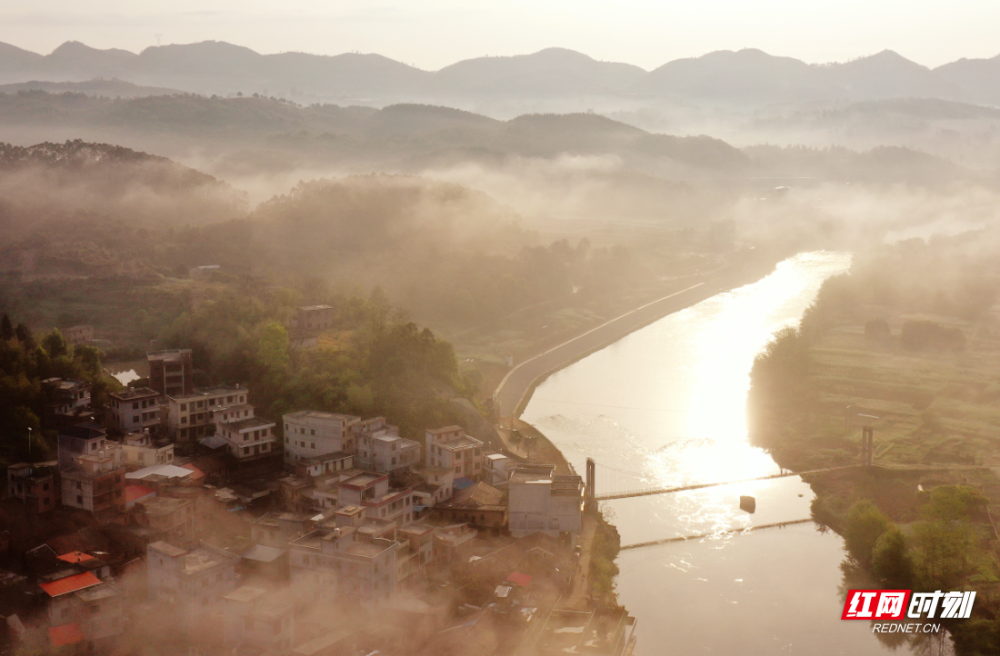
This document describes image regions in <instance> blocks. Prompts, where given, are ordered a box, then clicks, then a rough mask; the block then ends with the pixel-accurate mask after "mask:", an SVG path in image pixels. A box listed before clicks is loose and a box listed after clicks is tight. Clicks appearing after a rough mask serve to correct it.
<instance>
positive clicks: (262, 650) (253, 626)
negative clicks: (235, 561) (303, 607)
mask: <svg viewBox="0 0 1000 656" xmlns="http://www.w3.org/2000/svg"><path fill="white" fill-rule="evenodd" d="M289 594H290V593H288V592H287V591H286V592H268V591H267V590H264V589H263V588H253V587H250V586H246V585H244V586H242V587H239V588H236V589H235V590H233V591H232V592H230V593H229V594H227V595H226V596H225V597H223V598H222V600H223V604H224V606H223V642H224V643H225V645H226V646H227V647H231V648H232V650H233V653H246V652H249V653H254V654H287V653H291V649H292V642H293V641H294V639H295V619H294V606H293V604H292V600H291V599H290V598H289Z"/></svg>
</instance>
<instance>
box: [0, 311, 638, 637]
mask: <svg viewBox="0 0 1000 656" xmlns="http://www.w3.org/2000/svg"><path fill="white" fill-rule="evenodd" d="M329 309H330V308H328V307H326V306H309V307H302V308H299V309H298V311H297V314H296V319H295V325H294V326H293V327H294V328H296V330H297V333H296V334H297V335H298V336H299V338H300V340H301V341H300V346H308V344H309V339H310V337H309V335H310V334H314V333H315V332H316V331H318V330H321V329H322V328H323V327H324V322H325V321H327V319H326V316H327V314H328V311H329ZM86 337H89V335H83V336H76V335H72V334H70V338H71V339H73V338H78V339H79V338H86ZM147 362H148V367H149V376H148V379H142V380H139V381H135V382H133V383H132V384H130V386H128V387H126V388H124V389H121V390H118V391H114V392H111V393H110V395H109V396H110V402H109V403H108V404H107V407H106V408H95V407H93V406H92V404H91V396H90V389H89V384H88V383H87V382H85V381H78V380H64V379H60V378H50V379H47V380H45V381H43V382H42V384H43V385H44V386H46V388H47V389H48V391H49V393H50V395H51V398H52V399H53V403H51V404H50V406H49V407H48V408H47V411H46V416H45V417H44V418H43V424H44V426H45V427H46V428H47V429H49V430H51V431H54V432H55V433H57V434H58V450H57V452H58V458H57V459H56V460H50V461H45V462H22V463H17V464H14V465H12V466H10V467H9V469H8V474H7V479H8V481H7V483H8V484H7V498H6V499H4V500H3V501H2V506H0V508H2V510H3V513H4V515H5V517H4V522H3V528H4V529H5V530H3V531H2V533H0V555H2V558H3V560H2V561H0V562H2V566H3V571H2V572H0V579H2V586H0V604H2V607H0V613H2V615H3V616H4V617H5V618H6V627H7V631H6V635H7V639H8V640H9V641H10V644H9V647H8V653H10V652H11V650H12V649H13V650H20V651H15V652H14V653H21V652H23V653H29V652H30V653H39V652H41V653H117V654H130V653H146V652H147V651H148V652H149V653H157V654H160V653H177V654H204V655H206V656H209V655H212V654H223V653H225V654H234V655H243V654H245V655H253V656H264V655H273V656H280V655H284V654H294V655H299V656H355V655H358V656H361V655H371V654H384V655H395V654H465V653H495V654H555V653H587V654H592V655H594V656H605V655H606V656H621V655H623V654H629V653H631V651H632V649H633V646H634V642H635V637H634V632H635V620H634V618H632V617H630V616H629V615H628V614H627V613H626V612H625V610H624V609H622V608H620V607H619V606H618V605H617V604H616V603H614V600H613V599H609V598H608V596H607V595H601V594H594V593H593V591H592V589H591V586H590V583H589V581H588V577H587V575H588V570H589V569H590V566H591V556H592V554H591V548H590V547H591V542H592V541H593V538H594V532H595V525H596V524H597V523H598V521H599V518H598V517H597V509H596V508H594V507H585V506H586V504H585V491H584V483H583V481H582V479H581V478H580V477H579V476H577V475H575V473H573V472H571V471H569V470H568V468H567V466H566V465H565V463H564V462H562V463H558V462H538V458H537V457H536V458H529V457H525V455H522V454H521V452H520V450H519V449H517V448H516V447H513V448H512V445H511V444H510V439H511V438H512V437H513V438H514V439H516V436H513V435H512V434H511V433H507V434H506V439H505V438H504V437H502V436H501V434H500V433H499V432H497V431H496V430H495V429H494V428H493V427H492V426H490V425H489V424H488V423H487V422H482V424H483V425H481V426H478V427H477V428H476V430H467V429H466V428H465V427H463V426H459V425H450V426H428V427H426V431H425V433H424V435H423V440H422V441H418V440H414V439H408V438H407V437H403V436H401V435H400V431H399V429H398V428H397V427H396V426H393V425H391V424H389V423H388V422H387V421H386V419H385V418H383V417H360V416H352V415H344V414H334V413H329V412H321V411H316V410H312V409H309V408H300V409H296V410H295V411H293V412H289V413H287V414H284V415H283V416H280V417H262V416H259V415H257V414H256V412H255V408H254V405H253V403H252V402H251V401H252V398H253V390H251V389H248V388H247V387H245V386H243V385H240V384H235V385H232V386H214V387H196V386H195V385H194V379H195V375H194V373H195V372H194V359H193V356H192V351H191V350H189V349H173V350H166V351H155V352H149V353H148V354H147ZM560 459H561V458H560ZM553 460H555V459H553ZM595 557H596V556H595Z"/></svg>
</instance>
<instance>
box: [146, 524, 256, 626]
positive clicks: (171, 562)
mask: <svg viewBox="0 0 1000 656" xmlns="http://www.w3.org/2000/svg"><path fill="white" fill-rule="evenodd" d="M239 563H240V557H239V556H238V555H236V554H234V553H230V552H228V551H225V550H224V549H219V548H217V547H213V546H211V545H208V544H204V543H202V545H201V546H200V547H198V548H196V549H192V550H190V551H188V550H186V549H181V548H179V547H175V546H174V545H172V544H169V543H167V542H153V543H151V544H150V545H149V546H148V547H146V573H147V582H148V590H149V598H150V600H152V601H159V602H163V603H168V604H171V605H174V606H178V607H179V608H180V609H181V611H182V612H186V613H190V614H192V615H197V614H198V613H200V612H203V609H204V608H205V607H207V606H210V605H211V604H214V603H215V602H217V601H218V600H219V599H221V598H222V597H224V596H225V595H227V594H229V593H230V592H232V591H233V590H235V589H236V585H237V581H238V579H237V575H236V567H237V565H239Z"/></svg>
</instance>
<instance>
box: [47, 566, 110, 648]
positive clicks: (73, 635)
mask: <svg viewBox="0 0 1000 656" xmlns="http://www.w3.org/2000/svg"><path fill="white" fill-rule="evenodd" d="M67 555H69V554H67ZM83 555H86V554H83ZM40 587H41V588H42V590H44V591H45V593H46V594H47V595H48V596H49V597H50V601H49V623H50V624H51V625H52V628H51V629H49V639H50V640H51V641H52V645H53V646H55V647H58V646H62V645H69V644H73V643H76V642H80V640H83V639H86V640H97V639H99V638H107V637H110V636H115V635H118V634H120V633H121V632H122V630H123V628H124V626H125V617H124V614H123V612H122V595H121V593H120V592H119V591H118V590H117V589H116V588H114V587H112V586H111V585H108V584H107V583H102V582H101V580H100V579H98V578H97V577H96V576H94V575H93V573H91V572H84V573H83V574H73V575H71V576H64V577H62V578H60V579H56V580H54V581H48V582H46V583H41V584H40ZM81 636H82V637H81Z"/></svg>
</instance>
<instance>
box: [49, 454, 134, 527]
mask: <svg viewBox="0 0 1000 656" xmlns="http://www.w3.org/2000/svg"><path fill="white" fill-rule="evenodd" d="M107 444H108V446H109V448H107V449H105V450H104V451H99V452H98V453H97V454H95V455H86V456H79V457H78V458H77V459H76V465H75V466H74V467H71V468H69V469H63V470H62V471H61V472H60V477H61V487H62V505H64V506H69V507H71V508H79V509H81V510H86V511H87V512H89V513H91V514H92V515H93V516H94V519H95V520H97V521H98V522H99V523H102V524H104V523H107V522H110V521H111V520H113V519H114V518H115V517H117V516H118V515H119V514H121V513H122V512H123V511H124V510H125V467H124V466H123V465H122V464H121V450H120V449H119V448H118V445H117V444H116V443H114V442H108V443H107Z"/></svg>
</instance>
